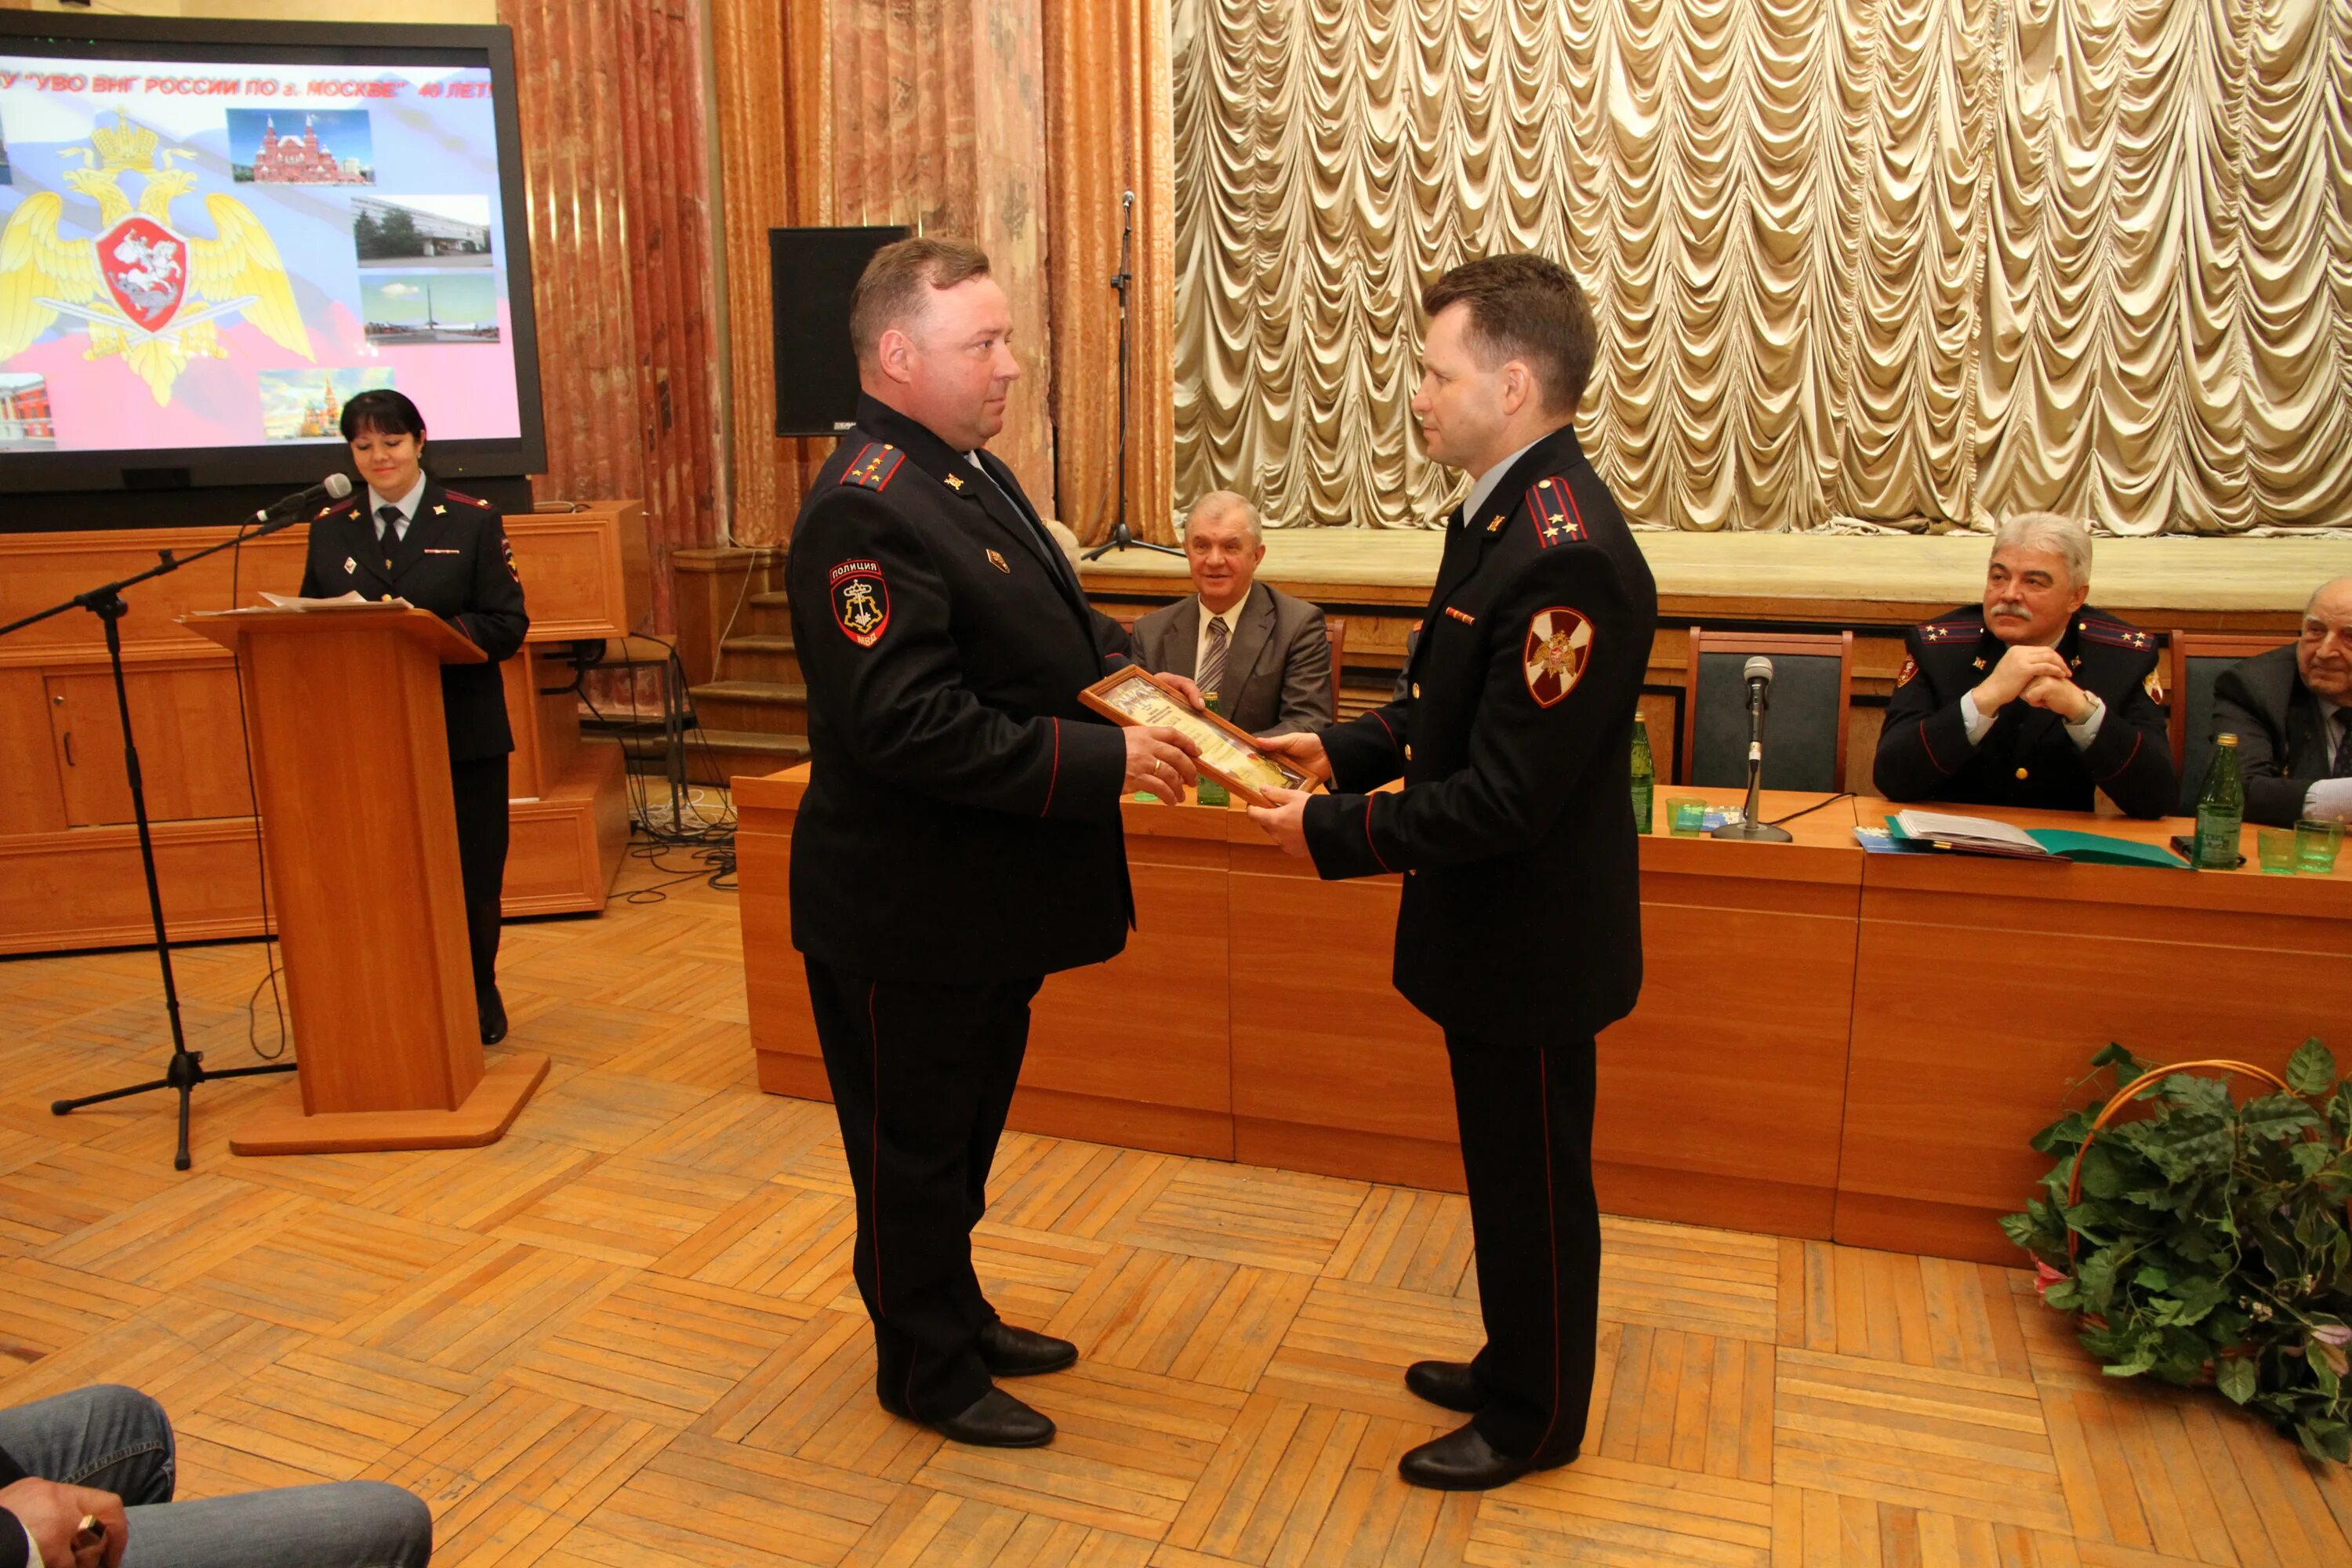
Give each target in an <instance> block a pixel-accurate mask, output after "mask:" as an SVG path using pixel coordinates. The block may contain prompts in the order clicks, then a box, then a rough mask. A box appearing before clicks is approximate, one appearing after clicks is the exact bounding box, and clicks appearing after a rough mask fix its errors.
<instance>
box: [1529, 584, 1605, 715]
mask: <svg viewBox="0 0 2352 1568" xmlns="http://www.w3.org/2000/svg"><path fill="white" fill-rule="evenodd" d="M1591 662H1592V623H1591V621H1588V620H1586V619H1585V618H1584V616H1581V615H1580V614H1579V613H1578V612H1576V611H1574V610H1571V609H1570V608H1569V607H1568V606H1567V605H1552V606H1551V607H1550V608H1549V609H1548V610H1538V611H1537V612H1536V613H1535V614H1534V615H1532V616H1528V640H1527V647H1526V648H1525V650H1524V654H1523V663H1524V665H1525V671H1526V675H1527V678H1528V695H1529V696H1531V697H1533V698H1534V699H1535V700H1536V705H1537V706H1538V707H1540V708H1549V707H1550V706H1551V705H1552V704H1553V703H1555V702H1558V701H1559V700H1560V699H1561V698H1563V697H1566V696H1567V695H1568V694H1569V693H1570V692H1571V691H1573V690H1575V689H1576V683H1577V682H1578V681H1579V680H1580V679H1583V678H1584V670H1585V667H1586V666H1587V665H1589V664H1591Z"/></svg>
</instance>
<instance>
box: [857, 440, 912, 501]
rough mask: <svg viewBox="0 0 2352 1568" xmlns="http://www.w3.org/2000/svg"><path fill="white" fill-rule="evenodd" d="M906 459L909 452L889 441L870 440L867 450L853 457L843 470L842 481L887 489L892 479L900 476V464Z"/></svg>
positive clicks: (870, 488)
mask: <svg viewBox="0 0 2352 1568" xmlns="http://www.w3.org/2000/svg"><path fill="white" fill-rule="evenodd" d="M906 460H907V454H906V453H904V452H901V451H900V450H898V447H894V446H892V445H891V444H890V443H889V442H887V441H868V442H867V443H866V448H865V450H863V451H861V452H859V453H858V454H857V456H856V458H852V459H851V460H850V464H849V467H848V468H845V469H843V470H842V474H841V482H842V483H843V484H845V485H862V486H864V487H865V488H866V489H869V490H877V491H878V490H882V489H887V487H888V486H889V483H890V481H891V479H894V478H896V477H897V476H898V465H899V464H901V463H903V462H905V461H906Z"/></svg>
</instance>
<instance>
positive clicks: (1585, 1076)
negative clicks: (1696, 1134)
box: [1445, 1029, 1601, 1461]
mask: <svg viewBox="0 0 2352 1568" xmlns="http://www.w3.org/2000/svg"><path fill="white" fill-rule="evenodd" d="M1445 1054H1446V1057H1447V1058H1448V1060H1449V1062H1450V1063H1451V1065H1452V1067H1453V1069H1454V1119H1455V1124H1456V1126H1458V1127H1459V1128H1460V1130H1461V1134H1462V1164H1463V1169H1464V1173H1465V1175H1466V1176H1467V1177H1468V1178H1469V1187H1470V1225H1471V1228H1472V1230H1473V1232H1474V1233H1475V1235H1476V1237H1477V1238H1478V1251H1477V1265H1478V1305H1479V1311H1480V1313H1481V1315H1482V1316H1483V1317H1484V1318H1485V1320H1486V1347H1485V1348H1484V1349H1482V1350H1481V1351H1479V1352H1478V1354H1477V1358H1476V1359H1475V1361H1473V1362H1472V1363H1471V1367H1472V1371H1473V1373H1475V1376H1476V1378H1477V1381H1478V1386H1479V1388H1480V1390H1481V1391H1482V1392H1484V1393H1485V1394H1486V1405H1484V1406H1483V1407H1482V1408H1481V1409H1480V1410H1479V1412H1478V1414H1477V1415H1475V1417H1474V1418H1473V1421H1474V1424H1475V1426H1477V1428H1478V1431H1479V1434H1480V1436H1484V1437H1485V1438H1486V1441H1487V1442H1488V1443H1489V1444H1491V1445H1492V1446H1493V1447H1494V1448H1495V1451H1496V1453H1499V1454H1511V1455H1515V1456H1534V1457H1535V1458H1538V1459H1540V1460H1544V1461H1550V1460H1553V1459H1571V1458H1575V1457H1576V1451H1577V1446H1578V1445H1579V1444H1580V1443H1581V1442H1583V1441H1584V1419H1585V1412H1586V1406H1587V1405H1589V1404H1590V1403H1591V1397H1592V1370H1593V1345H1594V1342H1595V1337H1596V1336H1597V1334H1598V1333H1599V1331H1600V1321H1599V1307H1600V1294H1601V1207H1600V1204H1599V1201H1598V1200H1597V1199H1596V1198H1595V1197H1594V1195H1593V1190H1592V1093H1593V1042H1592V1037H1591V1036H1590V1035H1587V1036H1583V1037H1566V1036H1563V1037H1560V1038H1559V1039H1556V1040H1548V1041H1545V1042H1542V1043H1541V1044H1539V1045H1538V1044H1535V1043H1533V1042H1530V1041H1528V1040H1526V1039H1519V1040H1516V1041H1513V1042H1511V1043H1508V1044H1500V1045H1498V1044H1496V1043H1495V1042H1492V1041H1488V1040H1482V1039H1477V1038H1475V1037H1470V1036H1466V1035H1464V1034H1462V1033H1460V1032H1459V1031H1456V1030H1452V1029H1449V1030H1447V1031H1446V1033H1445Z"/></svg>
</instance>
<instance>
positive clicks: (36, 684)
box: [0, 665, 66, 834]
mask: <svg viewBox="0 0 2352 1568" xmlns="http://www.w3.org/2000/svg"><path fill="white" fill-rule="evenodd" d="M51 706H52V704H51V702H50V700H49V693H48V682H47V672H46V671H44V670H42V669H40V668H37V667H34V666H20V667H18V668H13V669H12V668H8V667H7V666H5V665H0V833H8V834H18V833H56V832H59V831H61V830H62V829H63V828H64V827H65V826H66V792H65V779H64V775H63V773H62V771H61V770H60V769H59V767H58V748H57V740H56V736H55V733H54V732H53V731H52V730H51V728H50V725H49V722H48V717H47V714H48V710H49V708H50V707H51Z"/></svg>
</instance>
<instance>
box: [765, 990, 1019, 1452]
mask: <svg viewBox="0 0 2352 1568" xmlns="http://www.w3.org/2000/svg"><path fill="white" fill-rule="evenodd" d="M805 962H806V964H807V968H808V982H809V1006H810V1010H811V1012H812V1013H813V1014H814V1017H815V1022H816V1037H817V1044H818V1046H819V1047H821V1048H822V1049H823V1051H824V1071H825V1077H826V1078H827V1079H829V1080H830V1081H831V1083H832V1085H833V1105H834V1111H835V1114H836V1115H837V1116H838V1117H839V1118H840V1120H841V1146H842V1150H843V1152H844V1153H845V1156H846V1157H847V1160H848V1164H849V1182H850V1186H851V1188H852V1189H853V1190H854V1191H855V1193H856V1198H857V1247H856V1251H855V1252H854V1253H853V1254H852V1255H851V1260H850V1268H851V1270H852V1272H853V1273H854V1274H855V1275H856V1279H857V1293H858V1294H859V1295H860V1296H861V1297H863V1298H864V1299H865V1301H866V1313H867V1315H868V1316H870V1317H871V1318H872V1319H873V1320H874V1345H875V1352H876V1359H877V1367H876V1376H875V1386H876V1389H877V1393H878V1394H880V1396H881V1400H882V1404H883V1405H884V1407H885V1408H886V1409H888V1410H890V1411H891V1412H892V1413H893V1414H896V1415H913V1416H915V1417H917V1418H919V1419H922V1420H939V1419H941V1418H944V1417H946V1416H950V1415H956V1414H957V1413H959V1412H961V1411H962V1410H965V1409H967V1408H969V1407H970V1406H971V1403H972V1402H973V1401H974V1400H976V1399H978V1398H980V1396H981V1395H982V1394H986V1393H987V1392H988V1390H989V1387H990V1384H991V1379H990V1377H989V1373H988V1368H987V1366H986V1364H985V1363H982V1360H981V1356H980V1349H979V1341H980V1334H981V1331H982V1330H983V1329H985V1328H987V1327H988V1326H989V1325H990V1324H991V1323H993V1322H995V1321H996V1310H995V1309H994V1308H993V1307H991V1306H990V1305H989V1304H988V1298H987V1297H986V1296H985V1295H983V1294H982V1291H981V1288H980V1279H979V1277H978V1276H977V1275H976V1274H975V1273H974V1272H973V1271H972V1267H971V1230H972V1226H976V1225H978V1224H979V1223H980V1219H981V1215H982V1214H984V1213H986V1212H987V1208H988V1173H989V1168H990V1166H992V1164H993V1163H995V1160H996V1143H997V1140H998V1139H999V1138H1001V1137H1003V1133H1004V1117H1005V1113H1006V1112H1007V1111H1008V1110H1011V1109H1012V1106H1013V1084H1014V1082H1015V1081H1016V1080H1017V1079H1019V1078H1020V1076H1021V1058H1022V1055H1023V1053H1024V1051H1025V1050H1026V1049H1027V1048H1028V1044H1029V1000H1030V998H1031V997H1033V996H1034V995H1036V994H1037V988H1038V987H1039V986H1040V985H1042V984H1045V977H1044V976H1043V975H1037V976H1033V977H1031V978H1029V979H1026V980H1013V981H1007V982H1004V983H1003V984H993V985H926V984H916V983H913V982H908V981H903V980H879V981H877V980H869V979H866V978H865V977H863V976H860V975H856V974H853V973H849V972H848V971H846V970H843V969H838V968H835V966H834V965H832V964H829V963H823V962H821V961H820V960H817V959H814V958H808V959H806V960H805Z"/></svg>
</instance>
